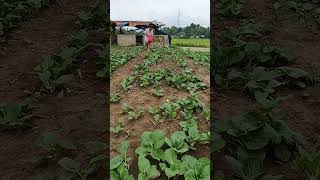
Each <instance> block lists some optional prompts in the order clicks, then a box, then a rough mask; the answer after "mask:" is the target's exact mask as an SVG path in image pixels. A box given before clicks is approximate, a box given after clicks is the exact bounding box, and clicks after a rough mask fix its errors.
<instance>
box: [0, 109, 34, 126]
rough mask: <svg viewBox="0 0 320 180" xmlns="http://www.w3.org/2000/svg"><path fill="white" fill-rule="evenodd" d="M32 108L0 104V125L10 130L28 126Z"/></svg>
mask: <svg viewBox="0 0 320 180" xmlns="http://www.w3.org/2000/svg"><path fill="white" fill-rule="evenodd" d="M32 116H33V115H32V108H31V107H30V106H29V105H28V104H17V103H9V104H0V125H2V126H5V127H10V128H16V127H27V126H30V124H29V123H28V120H30V119H31V118H32Z"/></svg>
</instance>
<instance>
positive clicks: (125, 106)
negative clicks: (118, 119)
mask: <svg viewBox="0 0 320 180" xmlns="http://www.w3.org/2000/svg"><path fill="white" fill-rule="evenodd" d="M121 110H122V113H128V112H129V111H131V110H133V108H132V107H130V106H129V104H128V103H123V104H122V105H121Z"/></svg>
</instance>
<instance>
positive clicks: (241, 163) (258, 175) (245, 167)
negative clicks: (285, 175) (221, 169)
mask: <svg viewBox="0 0 320 180" xmlns="http://www.w3.org/2000/svg"><path fill="white" fill-rule="evenodd" d="M226 159H227V162H228V163H229V164H230V165H231V167H232V170H233V172H234V173H235V176H236V177H238V178H240V179H243V180H279V179H281V178H282V176H271V175H265V173H264V171H263V162H262V161H261V160H256V159H247V160H236V159H234V158H233V157H230V156H226Z"/></svg>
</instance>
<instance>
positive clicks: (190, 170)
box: [181, 155, 211, 180]
mask: <svg viewBox="0 0 320 180" xmlns="http://www.w3.org/2000/svg"><path fill="white" fill-rule="evenodd" d="M181 160H182V162H186V164H188V165H187V171H186V172H185V174H184V178H185V179H186V180H193V179H195V180H209V179H210V174H211V172H210V161H209V159H208V158H200V159H196V158H195V157H193V156H190V155H185V156H183V157H182V158H181Z"/></svg>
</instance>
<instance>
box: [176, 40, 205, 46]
mask: <svg viewBox="0 0 320 180" xmlns="http://www.w3.org/2000/svg"><path fill="white" fill-rule="evenodd" d="M172 45H174V46H179V47H206V48H209V47H210V39H172Z"/></svg>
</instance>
